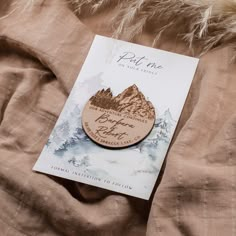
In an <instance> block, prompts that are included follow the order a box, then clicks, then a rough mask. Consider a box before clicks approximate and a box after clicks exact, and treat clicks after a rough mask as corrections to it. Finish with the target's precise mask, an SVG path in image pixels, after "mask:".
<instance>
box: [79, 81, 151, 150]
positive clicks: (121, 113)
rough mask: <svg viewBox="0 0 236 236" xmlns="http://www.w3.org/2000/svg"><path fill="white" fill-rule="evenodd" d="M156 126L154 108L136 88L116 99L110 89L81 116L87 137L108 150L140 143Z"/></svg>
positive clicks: (89, 105) (92, 102) (134, 86)
mask: <svg viewBox="0 0 236 236" xmlns="http://www.w3.org/2000/svg"><path fill="white" fill-rule="evenodd" d="M154 122H155V110H154V107H153V105H152V103H151V102H149V101H146V99H145V97H144V95H143V94H142V93H141V92H140V91H139V90H138V88H137V86H136V85H133V86H130V87H129V88H127V89H126V90H124V91H123V92H122V93H121V94H119V95H118V96H116V97H113V96H112V93H111V91H110V89H107V90H100V91H98V92H97V93H96V94H95V95H94V96H93V97H91V98H90V100H89V101H88V102H87V104H86V105H85V107H84V110H83V114H82V125H83V128H84V131H85V132H86V134H87V135H88V136H89V137H90V138H91V139H92V140H93V141H94V142H96V143H98V144H100V145H102V146H105V147H109V148H124V147H128V146H131V145H133V144H135V143H138V142H140V141H141V140H143V139H144V138H145V137H146V136H147V135H148V134H149V132H150V131H151V130H152V128H153V125H154Z"/></svg>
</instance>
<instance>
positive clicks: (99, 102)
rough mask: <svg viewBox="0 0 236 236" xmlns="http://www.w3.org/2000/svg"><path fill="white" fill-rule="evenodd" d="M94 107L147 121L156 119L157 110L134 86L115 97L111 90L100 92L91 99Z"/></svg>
mask: <svg viewBox="0 0 236 236" xmlns="http://www.w3.org/2000/svg"><path fill="white" fill-rule="evenodd" d="M90 103H91V105H93V106H96V107H100V108H104V109H110V110H114V111H117V112H121V113H126V114H130V115H135V116H139V117H142V118H147V119H154V118H155V110H154V107H153V105H152V103H151V102H150V101H147V100H146V99H145V97H144V95H143V94H142V92H140V91H139V89H138V87H137V86H136V85H135V84H134V85H132V86H130V87H128V88H127V89H125V90H124V91H123V92H122V93H120V94H119V95H117V96H115V97H113V95H112V92H111V89H110V88H108V89H106V90H104V89H102V90H99V91H98V92H97V93H96V94H95V95H94V96H92V97H91V98H90Z"/></svg>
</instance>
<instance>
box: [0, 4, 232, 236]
mask: <svg viewBox="0 0 236 236" xmlns="http://www.w3.org/2000/svg"><path fill="white" fill-rule="evenodd" d="M26 2H27V1H24V0H19V1H16V3H13V1H11V0H7V1H5V0H0V17H1V19H0V235H1V236H23V235H24V236H25V235H27V236H36V235H40V236H54V235H55V236H59V235H65V236H84V235H85V236H87V235H88V236H90V235H96V236H97V235H102V236H103V235H104V236H106V235H118V236H121V235H124V236H126V235H135V236H139V235H148V236H152V235H158V236H159V235H162V236H180V235H187V236H198V235H200V236H209V235H210V236H211V235H212V236H216V235H219V236H221V235H230V236H234V235H236V109H235V108H236V78H235V77H236V65H235V64H234V63H231V58H232V52H231V50H230V48H229V47H228V46H224V45H222V46H221V47H220V48H218V49H216V50H212V51H211V52H208V53H207V54H205V55H204V56H202V57H201V60H200V65H199V67H198V70H197V73H196V75H195V78H194V82H193V85H192V87H191V90H190V93H189V96H188V99H187V101H186V104H185V107H184V110H183V114H182V116H181V119H180V122H179V125H178V129H177V132H176V134H175V137H174V140H173V142H172V145H171V148H170V150H169V153H168V155H167V158H166V163H165V166H164V167H163V170H164V174H163V175H162V176H160V177H159V178H158V181H157V183H159V184H157V186H156V188H155V189H154V192H153V196H152V198H151V199H150V200H149V201H144V200H139V199H136V198H132V197H127V196H124V195H121V194H118V193H113V192H110V191H106V190H101V189H97V188H95V187H90V186H87V185H83V184H78V183H74V182H72V181H68V180H63V179H60V178H55V177H51V176H48V175H44V174H40V173H36V172H33V171H32V167H33V165H34V163H35V162H36V160H37V158H38V157H39V154H40V152H41V150H42V148H43V146H44V144H45V143H46V141H47V138H48V136H49V134H50V132H51V130H52V129H53V126H54V124H55V122H56V120H57V118H58V116H59V114H60V111H61V109H62V107H63V105H64V103H65V101H66V98H67V96H68V94H69V92H70V90H71V88H72V86H73V83H74V81H75V79H76V77H77V75H78V73H79V71H80V69H81V67H82V64H83V62H84V60H85V57H86V55H87V53H88V50H89V47H90V45H91V43H92V40H93V37H94V33H99V34H103V35H107V36H109V35H111V34H112V28H111V27H110V23H109V19H110V15H109V14H114V9H110V10H111V11H110V13H108V12H107V14H104V13H101V14H98V15H97V16H96V17H95V16H93V17H83V18H81V19H82V21H83V23H81V22H80V21H79V19H78V18H77V17H76V16H75V15H74V14H73V12H72V10H71V9H70V8H69V7H68V5H67V4H66V2H65V1H63V0H44V1H43V0H38V1H35V3H34V4H29V5H28V2H30V1H28V2H27V4H26ZM12 3H13V4H12ZM112 12H113V13H112ZM88 16H89V15H88ZM152 37H153V36H152V34H151V33H148V32H146V33H145V32H144V33H143V34H142V36H141V37H140V38H139V39H138V40H136V42H137V43H139V44H143V45H149V46H151V39H152ZM121 38H122V37H121ZM157 46H158V47H159V48H161V49H165V50H169V51H173V52H177V53H182V54H186V55H189V54H190V52H189V50H188V48H187V47H186V46H185V44H184V43H183V42H180V41H178V40H177V41H176V40H175V39H174V38H173V37H171V36H168V35H167V36H166V37H165V38H164V39H163V40H161V41H160V42H159V43H158V45H157ZM153 89H155V88H153Z"/></svg>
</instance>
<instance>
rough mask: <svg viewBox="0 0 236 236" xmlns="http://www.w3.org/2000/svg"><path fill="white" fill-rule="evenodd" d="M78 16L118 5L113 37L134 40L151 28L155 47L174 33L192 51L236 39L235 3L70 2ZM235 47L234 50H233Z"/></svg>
mask: <svg viewBox="0 0 236 236" xmlns="http://www.w3.org/2000/svg"><path fill="white" fill-rule="evenodd" d="M68 1H69V2H70V3H71V4H72V6H73V9H74V11H75V13H76V14H77V15H80V14H83V11H84V10H85V9H86V12H89V13H90V14H95V13H97V12H100V11H103V10H104V9H105V8H106V7H107V6H109V5H111V4H112V5H114V4H116V7H117V9H119V10H118V15H117V16H115V18H114V20H113V24H115V25H116V27H115V28H116V30H115V33H114V37H116V38H119V37H120V36H121V35H122V38H125V39H127V40H132V39H133V38H135V37H136V36H137V35H139V34H140V33H142V31H143V30H144V29H148V28H150V26H151V29H152V33H153V34H154V35H155V39H154V40H153V46H155V44H156V42H158V40H159V39H160V38H161V36H162V34H163V33H164V32H168V31H169V30H170V31H172V32H173V31H174V32H176V36H178V37H181V38H182V39H183V40H185V41H186V42H187V43H188V44H189V47H190V49H192V50H193V49H194V48H195V47H196V45H197V46H198V47H199V46H200V48H201V52H202V53H205V52H207V51H209V50H210V49H212V48H215V47H217V46H219V45H222V44H232V45H233V42H234V40H235V39H236V0H198V1H197V0H122V1H121V0H68ZM234 48H235V47H234Z"/></svg>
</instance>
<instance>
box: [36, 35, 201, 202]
mask: <svg viewBox="0 0 236 236" xmlns="http://www.w3.org/2000/svg"><path fill="white" fill-rule="evenodd" d="M198 61H199V60H198V59H197V58H192V57H188V56H183V55H179V54H175V53H170V52H166V51H163V50H158V49H154V48H149V47H145V46H141V45H137V44H133V43H128V42H124V41H120V40H115V39H112V38H107V37H103V36H98V35H97V36H96V37H95V39H94V41H93V44H92V46H91V48H90V51H89V53H88V56H87V58H86V60H85V62H84V65H83V67H82V69H81V72H80V74H79V76H78V78H77V80H76V82H75V85H74V87H73V89H72V91H71V93H70V96H69V97H68V100H67V101H66V104H65V106H64V108H63V110H62V112H61V115H60V117H59V119H58V121H57V123H56V125H55V127H54V129H53V130H52V133H51V135H50V137H49V139H48V142H47V144H46V145H45V147H44V149H43V151H42V153H41V155H40V157H39V159H38V161H37V162H36V164H35V166H34V168H33V170H35V171H39V172H43V173H47V174H51V175H55V176H59V177H62V178H66V179H71V180H74V181H78V182H81V183H86V184H89V185H93V186H97V187H101V188H104V189H109V190H112V191H116V192H119V193H124V194H127V195H131V196H135V197H139V198H143V199H149V197H150V195H151V193H152V190H153V187H154V185H155V182H156V180H157V178H158V174H159V172H160V169H161V166H162V163H163V161H164V158H165V156H166V153H167V150H168V148H169V145H170V142H171V139H172V136H173V134H174V131H175V128H176V125H177V122H178V120H179V117H180V114H181V111H182V108H183V106H184V103H185V100H186V97H187V94H188V92H189V88H190V85H191V83H192V79H193V77H194V73H195V71H196V68H197V64H198ZM133 84H135V85H137V87H138V88H139V89H140V91H142V93H143V94H144V96H145V97H146V98H147V99H148V100H149V101H151V102H152V104H153V105H154V107H155V113H156V120H155V125H154V128H153V129H152V131H151V133H150V134H149V135H148V136H147V137H146V138H145V139H144V140H143V141H141V142H139V143H137V144H135V145H133V146H130V147H127V148H123V149H107V148H105V147H101V146H99V145H97V144H96V143H94V142H93V141H92V140H90V138H89V137H88V136H87V135H86V134H85V132H84V130H83V128H82V124H81V113H82V111H83V108H84V106H85V104H86V103H87V101H88V100H89V99H90V97H91V96H93V95H94V94H95V93H96V92H97V91H98V90H101V89H107V88H111V90H112V93H113V95H117V94H119V93H121V92H122V91H124V90H125V89H126V88H128V87H129V86H132V85H133Z"/></svg>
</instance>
